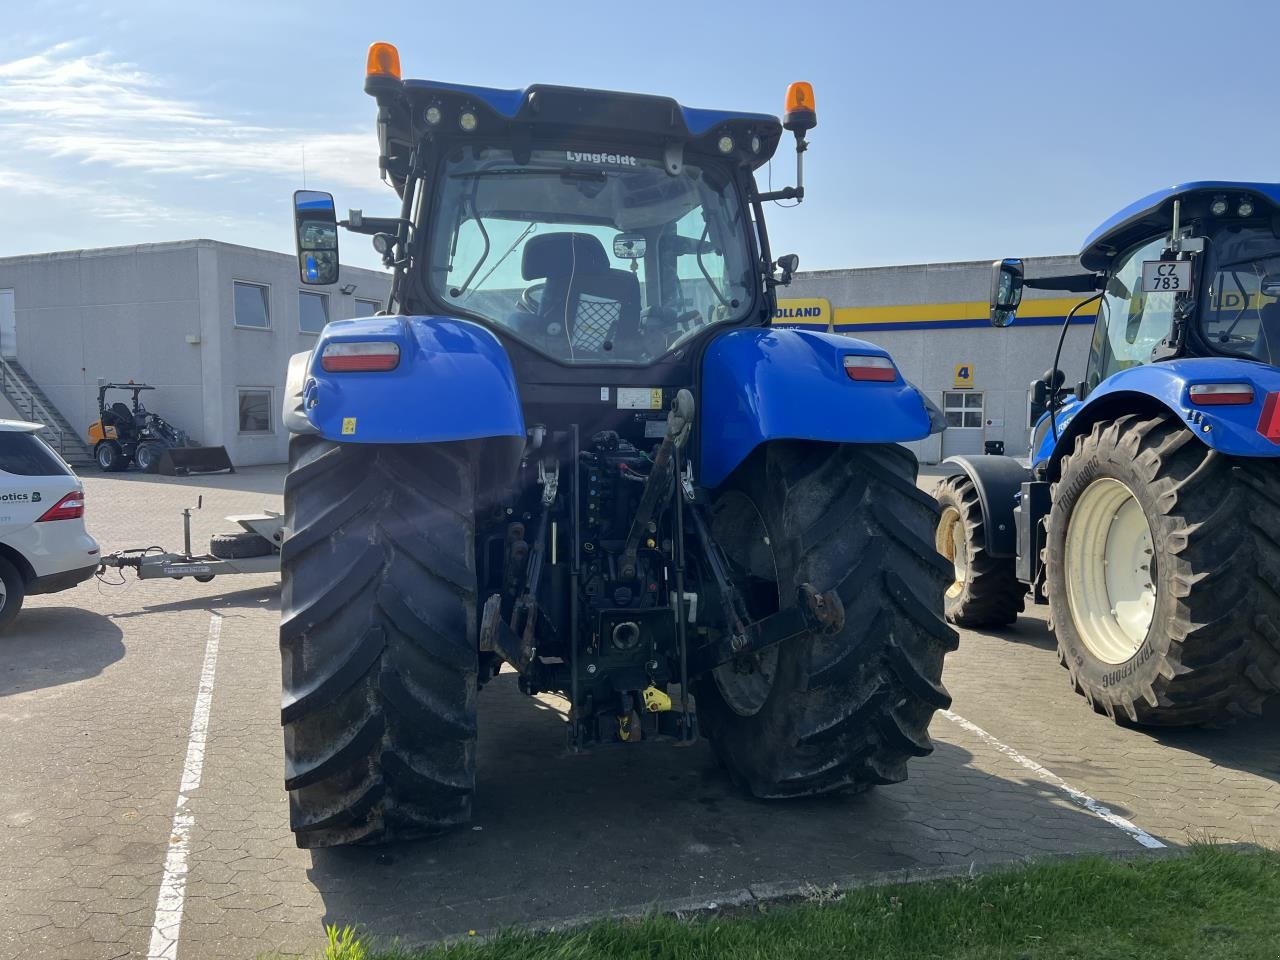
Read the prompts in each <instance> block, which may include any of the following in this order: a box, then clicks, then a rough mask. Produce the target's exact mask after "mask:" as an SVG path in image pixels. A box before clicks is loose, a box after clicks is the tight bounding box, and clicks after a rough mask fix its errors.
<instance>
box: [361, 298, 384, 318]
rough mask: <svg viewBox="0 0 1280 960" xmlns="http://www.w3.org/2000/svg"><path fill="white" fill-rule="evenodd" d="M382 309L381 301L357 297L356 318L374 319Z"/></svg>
mask: <svg viewBox="0 0 1280 960" xmlns="http://www.w3.org/2000/svg"><path fill="white" fill-rule="evenodd" d="M381 309H382V301H381V300H364V299H362V298H360V297H356V316H357V317H372V316H373V315H374V314H375V313H377V312H378V311H379V310H381Z"/></svg>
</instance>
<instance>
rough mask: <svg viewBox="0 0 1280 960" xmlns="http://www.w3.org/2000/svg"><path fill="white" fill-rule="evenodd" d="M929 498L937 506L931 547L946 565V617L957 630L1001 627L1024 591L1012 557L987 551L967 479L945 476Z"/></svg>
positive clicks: (1012, 618)
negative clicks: (948, 579) (948, 568)
mask: <svg viewBox="0 0 1280 960" xmlns="http://www.w3.org/2000/svg"><path fill="white" fill-rule="evenodd" d="M933 497H934V499H935V500H937V501H938V506H939V507H941V508H942V517H941V519H939V521H938V531H937V536H936V537H935V544H936V546H937V548H938V553H940V554H942V556H943V558H944V559H946V560H947V561H948V562H949V563H950V564H951V566H952V569H953V571H954V572H953V574H952V576H953V581H952V583H951V586H949V587H948V588H947V592H946V596H945V601H944V604H945V608H946V613H947V619H948V620H950V621H951V622H952V623H954V624H956V625H958V626H961V627H1004V626H1008V625H1009V624H1011V623H1015V622H1017V619H1018V614H1020V613H1021V612H1022V611H1023V609H1024V604H1025V602H1026V595H1027V588H1026V586H1024V585H1023V584H1022V583H1020V582H1019V581H1018V577H1017V574H1016V572H1015V569H1014V564H1015V560H1014V558H1013V557H993V556H991V554H990V553H989V552H988V551H987V546H986V531H985V526H984V524H985V520H984V519H983V516H982V502H981V501H980V500H979V499H978V489H977V487H975V486H974V485H973V481H972V480H970V479H969V478H968V477H966V476H964V475H961V476H956V477H947V479H945V480H943V481H942V483H940V484H939V485H938V489H937V490H935V491H934V494H933Z"/></svg>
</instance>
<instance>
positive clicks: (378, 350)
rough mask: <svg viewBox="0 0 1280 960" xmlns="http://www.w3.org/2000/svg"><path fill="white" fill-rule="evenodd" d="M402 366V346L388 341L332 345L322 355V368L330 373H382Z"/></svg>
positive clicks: (363, 341)
mask: <svg viewBox="0 0 1280 960" xmlns="http://www.w3.org/2000/svg"><path fill="white" fill-rule="evenodd" d="M399 365H400V346H399V344H395V343H391V342H390V341H388V340H359V341H356V342H353V343H331V344H329V345H328V346H326V347H325V348H324V353H322V354H321V355H320V366H321V367H322V368H323V369H325V370H327V371H329V372H330V373H381V372H385V371H387V370H394V369H395V368H396V367H398V366H399Z"/></svg>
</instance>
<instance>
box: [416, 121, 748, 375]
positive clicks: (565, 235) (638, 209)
mask: <svg viewBox="0 0 1280 960" xmlns="http://www.w3.org/2000/svg"><path fill="white" fill-rule="evenodd" d="M522 160H523V158H522ZM437 190H438V193H437V199H436V204H435V208H434V211H433V213H432V219H433V226H432V228H431V229H432V233H431V237H430V246H429V253H428V258H429V259H428V263H427V265H426V275H427V277H428V281H427V282H428V283H429V284H430V286H431V289H432V291H433V292H434V293H435V295H436V298H437V299H438V300H440V301H441V302H442V303H446V304H456V305H457V306H459V307H461V308H463V309H464V310H466V311H467V312H468V313H470V314H473V315H476V316H479V317H481V318H483V319H485V320H487V321H488V322H490V323H492V324H495V325H497V326H500V327H502V328H504V329H506V330H507V331H509V332H510V333H511V334H513V335H514V336H516V337H518V338H520V339H521V340H523V341H525V342H526V343H529V344H530V345H532V346H534V347H536V348H537V349H539V350H541V351H543V352H545V353H548V354H550V355H551V356H553V357H555V358H557V359H559V360H563V361H566V362H570V363H617V362H622V363H645V362H648V361H651V360H655V359H657V358H658V357H660V356H662V355H663V354H664V353H667V352H668V351H670V350H672V349H674V348H675V347H677V346H678V345H679V344H681V343H682V342H684V341H685V340H687V339H689V337H691V336H693V335H694V334H695V333H696V332H697V331H698V330H700V329H702V328H704V327H706V326H708V325H710V324H713V323H728V322H732V321H734V320H739V319H741V318H742V317H743V316H744V315H745V313H746V311H747V310H749V309H750V306H751V299H752V284H753V277H752V269H751V256H750V248H749V245H748V240H747V238H748V230H749V229H750V221H749V220H748V218H747V215H746V212H745V211H744V209H743V207H742V205H741V204H740V203H739V201H738V192H737V190H736V189H735V187H734V184H733V182H732V180H731V179H730V178H729V176H728V174H727V173H722V172H721V171H720V170H719V169H717V168H710V167H707V168H703V167H699V166H698V165H696V164H692V163H685V164H684V167H683V169H682V171H681V173H680V174H678V175H676V176H671V175H669V174H668V173H667V172H666V171H665V170H664V169H663V165H662V162H661V161H660V160H656V159H655V160H650V159H645V158H642V157H634V156H629V155H623V154H617V153H587V152H578V151H574V150H534V151H532V154H531V156H530V157H529V158H528V160H527V161H523V162H521V161H517V160H516V159H515V157H514V156H513V155H512V151H511V150H509V149H506V148H493V147H484V146H468V147H465V148H463V149H461V150H459V151H458V152H456V153H455V154H453V155H452V156H450V157H449V158H448V159H447V160H446V162H445V164H444V167H443V169H442V171H441V174H440V176H439V184H438V187H437Z"/></svg>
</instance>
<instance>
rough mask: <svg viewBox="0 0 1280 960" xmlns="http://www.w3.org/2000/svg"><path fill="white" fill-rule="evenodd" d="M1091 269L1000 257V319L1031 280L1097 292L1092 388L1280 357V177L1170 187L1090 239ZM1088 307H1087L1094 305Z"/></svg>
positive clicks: (995, 292) (1004, 320)
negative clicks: (1135, 375)
mask: <svg viewBox="0 0 1280 960" xmlns="http://www.w3.org/2000/svg"><path fill="white" fill-rule="evenodd" d="M1080 262H1081V265H1082V266H1084V267H1085V269H1087V270H1089V271H1091V272H1092V273H1091V274H1084V275H1072V276H1065V277H1043V278H1035V279H1030V278H1025V277H1023V275H1022V264H1021V261H1018V260H1001V261H997V262H996V263H995V264H994V265H993V282H992V303H991V316H992V323H993V324H994V325H996V326H1006V325H1008V324H1009V323H1011V322H1012V321H1013V317H1014V315H1015V314H1016V310H1017V306H1018V303H1019V302H1020V300H1021V293H1022V289H1023V288H1024V287H1032V288H1039V289H1049V290H1073V291H1082V292H1084V291H1088V292H1092V291H1094V290H1096V291H1097V292H1096V293H1093V295H1092V296H1090V297H1089V298H1088V303H1094V302H1096V304H1097V306H1096V311H1097V323H1096V325H1095V328H1094V330H1095V333H1094V339H1093V343H1092V346H1091V349H1090V353H1089V363H1088V370H1087V374H1086V381H1085V386H1084V388H1083V392H1087V391H1089V390H1092V389H1093V388H1095V387H1097V386H1098V384H1100V383H1101V382H1103V381H1104V380H1106V379H1108V378H1109V377H1111V376H1112V375H1114V374H1116V373H1119V372H1120V371H1122V370H1126V369H1129V368H1130V367H1134V366H1139V365H1141V364H1146V363H1151V362H1156V361H1162V360H1173V359H1178V358H1184V357H1226V358H1232V359H1241V360H1254V361H1258V362H1261V363H1264V364H1268V365H1270V366H1277V365H1280V185H1278V184H1258V183H1229V182H1201V183H1191V184H1186V185H1183V186H1180V187H1174V188H1170V189H1167V190H1161V191H1158V192H1157V193H1153V194H1151V195H1150V196H1147V197H1144V198H1143V199H1141V200H1138V201H1137V202H1135V203H1133V204H1131V205H1130V206H1128V207H1126V208H1125V209H1123V210H1121V211H1120V212H1118V213H1116V214H1115V215H1114V216H1112V217H1110V218H1109V219H1108V220H1106V221H1105V222H1104V223H1103V224H1102V225H1101V226H1099V227H1098V229H1097V230H1095V231H1094V232H1093V233H1092V234H1091V235H1090V236H1089V238H1088V239H1087V240H1085V243H1084V248H1083V250H1082V251H1081V254H1080ZM1082 306H1084V304H1082Z"/></svg>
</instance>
